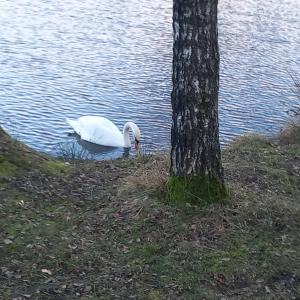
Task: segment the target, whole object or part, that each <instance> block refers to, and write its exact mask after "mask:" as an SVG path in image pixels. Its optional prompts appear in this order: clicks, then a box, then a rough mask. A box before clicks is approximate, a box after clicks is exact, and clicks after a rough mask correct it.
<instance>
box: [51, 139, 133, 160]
mask: <svg viewBox="0 0 300 300" xmlns="http://www.w3.org/2000/svg"><path fill="white" fill-rule="evenodd" d="M68 136H69V137H74V138H72V139H70V140H67V141H65V142H60V143H58V144H57V145H56V146H55V148H56V156H58V157H61V158H63V159H64V160H86V159H88V160H91V159H101V158H103V156H105V157H106V158H107V159H108V158H109V159H115V158H119V157H123V158H125V157H129V155H130V148H116V147H110V146H102V145H97V144H93V143H90V142H87V141H84V140H82V139H81V138H80V136H79V135H78V134H76V133H72V134H69V135H68Z"/></svg>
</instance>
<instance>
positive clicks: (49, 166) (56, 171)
mask: <svg viewBox="0 0 300 300" xmlns="http://www.w3.org/2000/svg"><path fill="white" fill-rule="evenodd" d="M42 168H44V170H45V172H46V173H48V174H50V175H53V176H55V175H61V174H66V173H68V172H69V171H70V168H71V167H70V166H69V165H66V164H65V163H64V162H62V161H59V160H53V159H52V160H50V161H47V162H45V163H44V165H43V166H42Z"/></svg>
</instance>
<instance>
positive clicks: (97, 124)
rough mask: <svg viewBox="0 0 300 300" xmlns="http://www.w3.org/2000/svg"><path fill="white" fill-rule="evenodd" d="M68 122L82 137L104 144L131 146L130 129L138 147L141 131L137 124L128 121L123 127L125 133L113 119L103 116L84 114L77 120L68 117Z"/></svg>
mask: <svg viewBox="0 0 300 300" xmlns="http://www.w3.org/2000/svg"><path fill="white" fill-rule="evenodd" d="M67 122H68V123H69V124H70V126H71V127H72V128H73V129H74V131H75V132H76V133H77V134H78V135H79V136H80V137H81V139H83V140H85V141H88V142H91V143H94V144H98V145H103V146H111V147H124V148H130V147H131V142H130V137H129V129H131V130H132V133H133V136H134V139H135V148H136V149H138V147H139V142H140V139H141V133H140V130H139V128H138V126H137V125H136V124H134V123H133V122H127V123H126V124H125V125H124V127H123V134H122V132H121V131H120V130H119V129H118V127H117V126H116V125H115V124H114V123H113V122H111V121H109V120H108V119H106V118H103V117H96V116H84V117H80V118H79V119H77V120H70V119H67Z"/></svg>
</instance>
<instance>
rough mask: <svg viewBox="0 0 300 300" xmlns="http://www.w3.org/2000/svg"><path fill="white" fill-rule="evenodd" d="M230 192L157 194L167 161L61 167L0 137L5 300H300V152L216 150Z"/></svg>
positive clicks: (0, 264) (260, 145)
mask: <svg viewBox="0 0 300 300" xmlns="http://www.w3.org/2000/svg"><path fill="white" fill-rule="evenodd" d="M223 165H224V168H225V174H226V182H227V185H228V188H229V191H230V197H229V198H228V200H227V202H226V204H222V205H221V204H219V205H218V204H215V205H210V206H208V207H202V208H199V207H196V206H191V205H185V206H180V207H178V206H174V205H171V204H170V203H168V202H167V201H166V200H165V199H164V197H163V194H164V189H165V182H166V180H167V173H168V158H167V157H166V156H163V155H160V156H150V155H147V156H140V157H135V158H128V159H120V160H115V161H98V162H88V161H85V162H70V163H68V164H66V163H64V162H62V161H58V160H54V159H52V158H49V157H47V156H45V155H41V154H38V153H35V152H33V151H32V150H31V149H29V148H28V147H26V146H24V145H22V144H20V143H18V142H16V141H13V140H11V139H10V137H8V136H7V135H6V134H5V133H4V132H3V131H1V130H0V299H149V300H159V299H222V300H225V299H300V238H299V237H300V235H299V232H300V191H299V189H300V176H299V175H300V145H299V144H285V145H279V144H278V143H275V142H271V141H269V140H267V139H265V138H262V137H258V136H248V137H243V138H240V139H239V140H237V141H236V142H234V143H232V144H231V145H230V146H229V147H228V148H227V149H225V150H224V151H223Z"/></svg>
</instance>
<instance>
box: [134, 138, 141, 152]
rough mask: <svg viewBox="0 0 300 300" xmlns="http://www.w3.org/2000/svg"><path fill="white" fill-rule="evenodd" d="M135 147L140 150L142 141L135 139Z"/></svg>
mask: <svg viewBox="0 0 300 300" xmlns="http://www.w3.org/2000/svg"><path fill="white" fill-rule="evenodd" d="M134 148H135V150H139V148H140V141H138V140H135V143H134Z"/></svg>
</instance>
